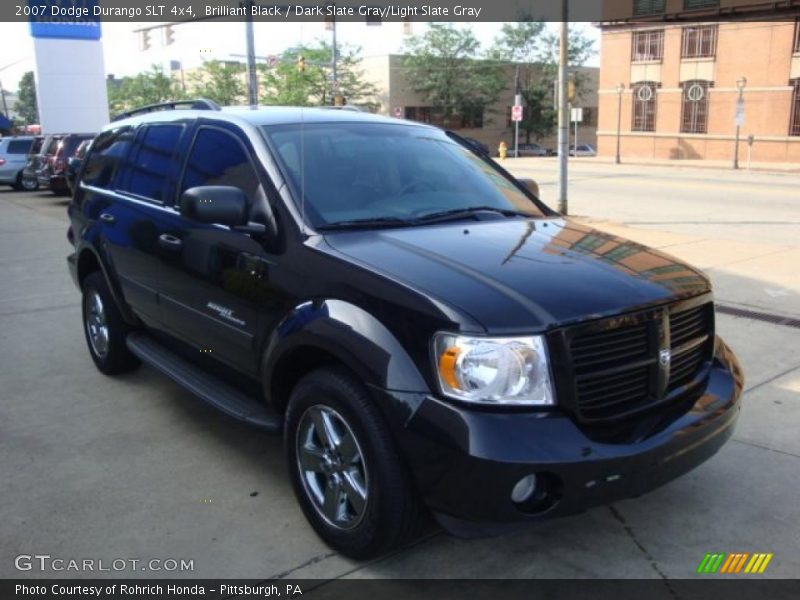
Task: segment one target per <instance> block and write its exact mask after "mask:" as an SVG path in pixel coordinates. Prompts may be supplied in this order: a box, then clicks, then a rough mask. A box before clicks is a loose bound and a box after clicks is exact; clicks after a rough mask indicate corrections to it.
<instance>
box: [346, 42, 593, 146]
mask: <svg viewBox="0 0 800 600" xmlns="http://www.w3.org/2000/svg"><path fill="white" fill-rule="evenodd" d="M360 68H361V69H363V71H364V78H365V79H366V80H367V81H369V82H370V83H372V84H373V85H374V86H375V87H376V88H377V90H378V92H377V94H376V97H375V98H374V104H375V105H376V106H377V109H378V112H379V113H381V114H385V115H390V116H395V117H399V118H403V119H410V120H414V121H420V122H423V123H431V124H433V125H439V126H443V125H445V124H444V123H442V122H440V119H439V118H438V117H437V111H436V108H435V107H433V106H430V105H429V103H427V102H426V101H425V99H424V98H423V97H422V96H421V95H420V94H418V93H417V92H415V91H414V89H413V87H412V85H411V82H409V81H408V78H407V77H406V73H405V70H404V68H403V56H402V55H399V54H385V55H382V56H371V57H366V58H364V60H363V61H362V62H361V65H360ZM529 68H532V69H537V67H536V66H533V67H529V66H528V65H520V69H521V70H522V69H529ZM503 69H504V72H505V75H506V77H507V80H508V87H507V88H506V89H505V90H503V92H502V94H501V95H500V97H499V98H498V100H497V102H495V103H494V104H493V105H492V106H489V107H487V109H486V110H484V111H483V112H482V113H481V114H475V115H470V117H469V118H466V119H462V121H461V122H459V123H454V124H451V123H448V124H447V126H448V128H449V129H453V130H454V131H457V132H458V133H459V135H462V136H465V137H471V138H474V139H477V140H480V141H481V142H483V143H485V144H487V145H488V146H489V148H490V149H491V150H492V152H495V151H496V150H497V147H498V145H499V144H500V142H503V141H504V142H506V144H507V145H508V147H509V148H512V147H513V145H514V123H513V122H512V121H511V106H512V105H513V104H514V86H513V81H514V72H515V70H516V64H515V63H508V64H506V65H505V66H503ZM577 71H579V73H580V78H581V86H580V87H579V94H578V97H577V98H576V99H575V101H574V104H575V107H576V108H582V109H583V111H582V113H583V120H582V122H580V123H579V124H578V143H579V144H592V145H594V144H596V143H597V136H596V133H597V115H598V104H597V103H598V96H597V86H598V75H599V72H598V71H599V70H598V69H597V68H594V67H581V68H579V69H577ZM574 135H575V126H574V124H573V125H572V126H571V127H570V136H572V137H570V143H574ZM519 141H520V144H523V143H525V136H524V134H523V132H522V130H520V140H519ZM531 142H536V143H539V144H541V145H543V146H545V147H548V148H551V149H555V148H556V147H557V132H556V130H555V129H554V130H553V133H552V135H550V136H547V137H545V138H543V139H541V140H537V139H533V138H532V139H531Z"/></svg>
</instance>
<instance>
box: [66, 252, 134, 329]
mask: <svg viewBox="0 0 800 600" xmlns="http://www.w3.org/2000/svg"><path fill="white" fill-rule="evenodd" d="M77 255H78V260H77V276H78V287H80V288H81V289H83V282H84V281H85V280H86V277H88V276H89V274H90V273H94V272H95V271H99V272H100V273H102V274H103V277H104V278H105V280H106V283H107V284H108V289H110V290H111V295H112V296H113V297H114V302H115V303H116V304H117V307H118V308H119V311H120V313H121V314H122V317H123V319H125V322H126V323H128V324H129V325H136V324H138V320H137V319H136V317H135V316H134V314H133V312H132V311H131V309H130V307H129V306H128V304H127V303H126V302H125V300H124V298H123V296H122V292H121V290H120V289H119V286H117V285H116V281H114V280H113V279H112V278H111V277H109V273H108V269H107V268H106V264H105V262H104V261H103V259H102V258H101V257H100V254H99V253H98V252H97V250H96V249H95V248H94V247H92V246H90V245H83V246H82V247H81V248H79V249H78V251H77Z"/></svg>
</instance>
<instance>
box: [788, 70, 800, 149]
mask: <svg viewBox="0 0 800 600" xmlns="http://www.w3.org/2000/svg"><path fill="white" fill-rule="evenodd" d="M789 84H790V85H792V86H793V87H794V90H793V91H792V116H791V118H790V120H789V135H800V79H793V80H792V81H790V82H789Z"/></svg>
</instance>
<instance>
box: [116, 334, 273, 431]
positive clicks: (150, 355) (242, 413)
mask: <svg viewBox="0 0 800 600" xmlns="http://www.w3.org/2000/svg"><path fill="white" fill-rule="evenodd" d="M125 342H126V344H127V346H128V349H129V350H130V351H131V352H132V353H133V354H135V355H136V357H137V358H139V359H140V360H141V361H142V362H144V363H147V364H148V365H150V366H151V367H153V368H155V369H157V370H159V371H161V372H162V373H163V374H164V375H166V376H167V377H170V378H171V379H173V380H174V381H175V382H176V383H178V384H179V385H181V386H183V387H184V388H186V389H187V390H189V391H190V392H192V393H193V394H194V395H196V396H197V397H198V398H200V399H201V400H204V401H206V402H207V403H208V404H210V405H211V406H213V407H214V408H216V409H218V410H220V411H222V412H224V413H225V414H227V415H229V416H231V417H233V418H234V419H239V420H240V421H244V422H245V423H248V424H250V425H253V426H255V427H258V428H259V429H263V430H265V431H269V432H270V433H280V432H281V430H282V429H283V418H282V417H281V416H280V415H278V414H276V413H275V412H274V411H273V410H272V409H271V408H270V407H268V406H267V405H265V404H264V403H262V402H258V401H257V400H255V399H253V398H252V397H250V396H248V395H247V394H244V393H243V392H240V391H239V390H237V389H236V388H234V387H232V386H230V385H228V384H226V383H224V382H222V381H220V380H219V379H217V378H216V377H213V376H211V375H208V374H207V373H206V372H205V371H203V370H202V369H200V368H199V367H196V366H195V365H193V364H192V363H190V362H189V361H187V360H186V359H184V358H181V357H180V356H178V355H177V354H175V353H174V352H172V351H171V350H169V349H167V348H165V347H164V346H163V345H162V344H160V343H158V342H157V341H156V340H155V339H153V338H152V337H150V336H149V335H147V334H145V333H140V332H132V333H130V334H128V337H127V339H126V340H125Z"/></svg>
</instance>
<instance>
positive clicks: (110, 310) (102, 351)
mask: <svg viewBox="0 0 800 600" xmlns="http://www.w3.org/2000/svg"><path fill="white" fill-rule="evenodd" d="M82 305H83V332H84V335H85V336H86V344H87V345H88V346H89V354H90V355H91V357H92V360H93V361H94V364H95V365H96V366H97V368H98V369H99V370H100V371H101V372H102V373H105V374H106V375H116V374H118V373H124V372H126V371H130V370H132V369H135V368H136V367H137V366H138V365H139V360H138V359H137V358H136V357H135V356H134V355H133V354H131V352H130V350H128V347H127V346H126V345H125V337H126V336H127V334H128V331H129V330H130V328H129V327H128V325H127V324H126V323H125V320H124V319H123V318H122V314H121V313H120V312H119V308H118V307H117V303H116V301H115V300H114V297H113V296H112V295H111V290H110V289H109V288H108V283H107V282H106V278H105V277H104V276H103V274H102V273H100V272H99V271H95V272H94V273H91V274H89V275H88V276H87V277H86V279H85V280H84V282H83V302H82Z"/></svg>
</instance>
